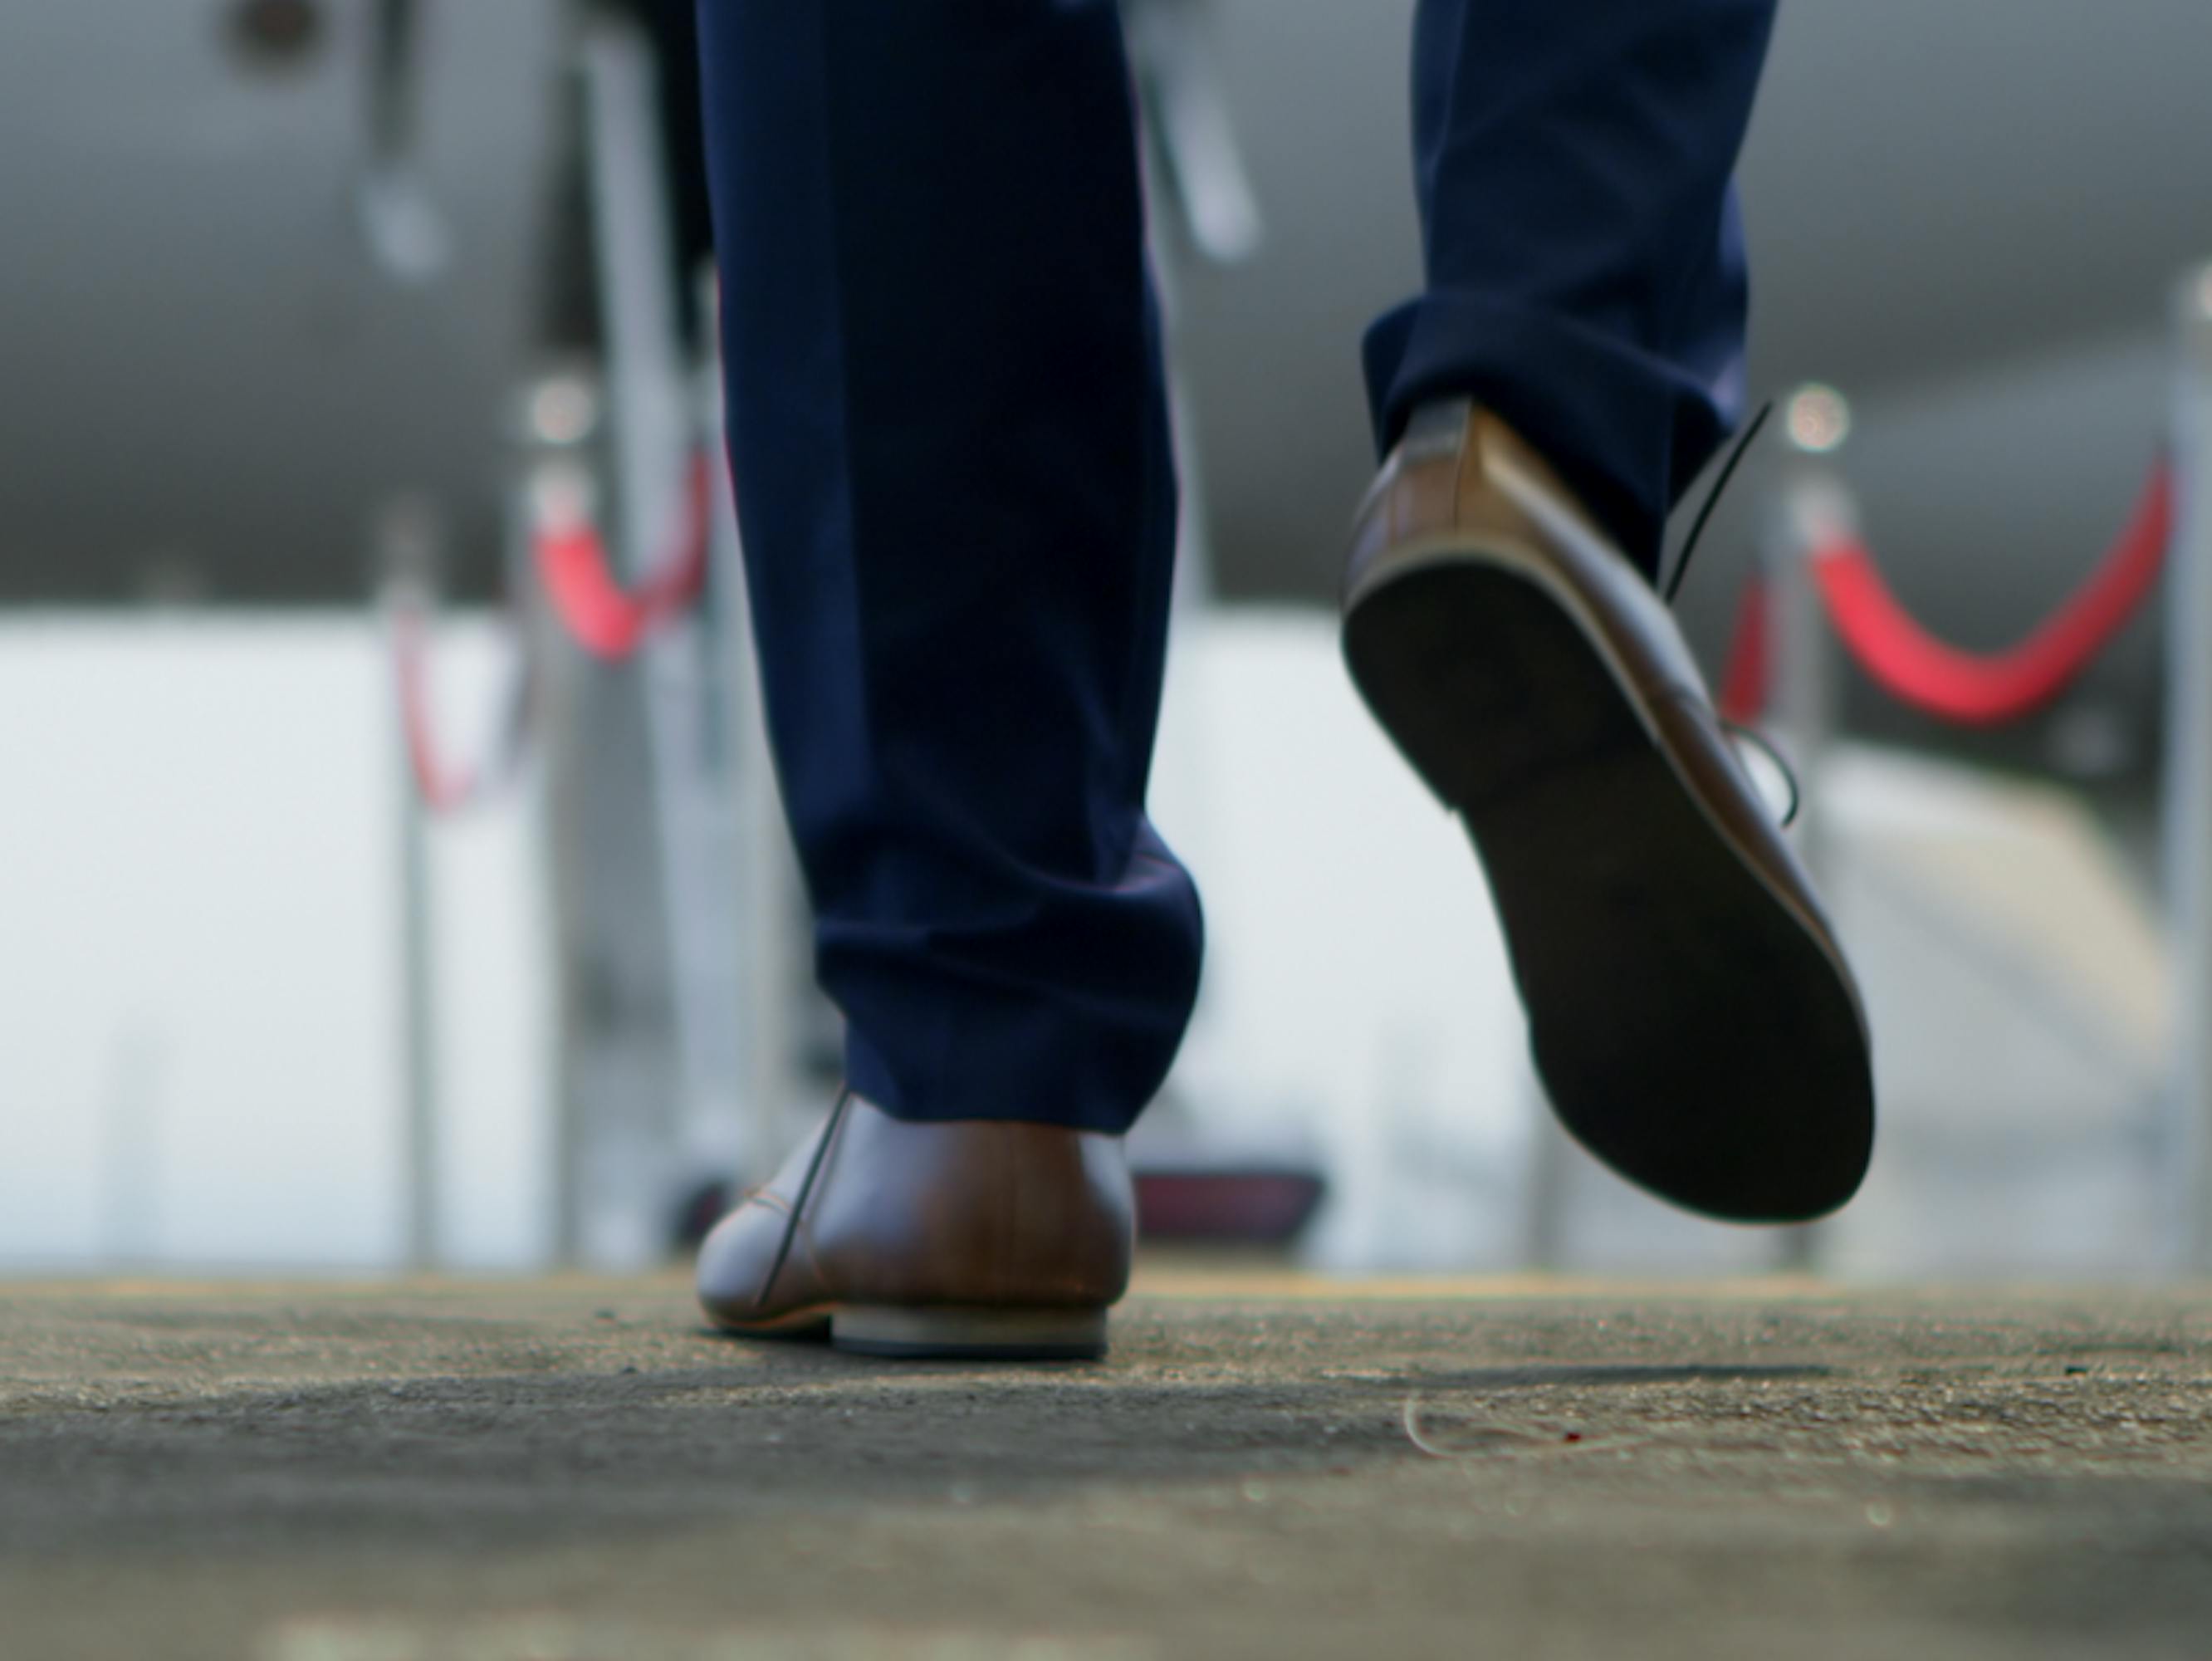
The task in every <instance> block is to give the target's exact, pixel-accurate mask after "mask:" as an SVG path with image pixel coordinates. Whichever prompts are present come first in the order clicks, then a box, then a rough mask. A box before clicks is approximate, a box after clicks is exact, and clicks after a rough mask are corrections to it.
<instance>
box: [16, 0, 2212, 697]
mask: <svg viewBox="0 0 2212 1661" xmlns="http://www.w3.org/2000/svg"><path fill="white" fill-rule="evenodd" d="M376 9H377V8H376V7H375V5H374V3H372V0H331V3H327V4H325V5H322V6H319V7H317V8H313V15H314V17H315V26H314V28H313V34H312V38H310V39H308V40H306V41H305V42H304V44H299V45H293V44H289V43H288V44H285V45H283V46H279V47H277V48H276V49H270V47H268V46H256V45H254V44H252V31H251V29H250V28H249V27H247V26H246V22H245V21H242V20H244V19H246V17H247V16H248V15H249V14H251V13H252V11H253V10H254V8H253V6H252V4H250V3H248V4H244V5H241V4H240V3H236V0H11V3H10V4H9V8H8V13H7V17H6V20H5V21H4V23H0V29H4V32H5V39H6V50H5V51H4V52H0V216H3V217H0V222H4V223H5V224H6V225H7V226H8V227H9V234H8V244H9V256H8V257H7V258H6V259H4V260H0V362H4V364H5V366H6V376H5V386H6V393H5V396H4V398H0V491H4V500H5V502H6V506H7V512H6V514H5V516H4V520H0V597H4V598H6V599H10V600H88V599H92V600H100V599H121V598H126V597H130V596H132V595H134V594H141V593H148V592H149V591H150V592H152V593H156V594H159V595H163V596H167V597H172V598H173V597H176V596H178V595H179V594H180V593H181V594H186V595H189V594H199V595H204V596H205V597H206V598H209V599H221V600H247V601H260V600H265V601H272V602H296V601H331V600H341V599H343V600H349V599H353V598H355V597H356V596H357V595H358V594H359V593H361V591H362V581H363V579H362V556H361V554H360V551H359V544H360V540H361V528H360V527H361V524H362V520H363V519H364V518H365V517H366V515H367V514H368V512H369V510H370V504H372V503H373V502H374V501H375V500H377V499H378V498H379V497H380V496H382V495H384V494H385V493H386V492H387V491H388V490H390V489H391V488H392V487H393V486H394V485H405V486H409V487H412V488H417V489H426V490H431V491H433V492H435V493H436V494H437V495H438V496H441V497H442V498H443V499H444V500H445V502H447V507H448V509H449V511H450V513H451V514H452V515H453V518H454V520H456V522H457V523H458V524H459V526H460V527H461V530H462V532H463V542H464V549H465V552H464V557H463V565H464V568H465V569H470V570H473V571H475V572H476V573H477V574H478V576H479V579H481V576H482V574H483V573H485V572H488V571H489V569H491V562H492V558H493V555H492V548H493V545H494V544H495V538H496V532H495V526H496V521H497V514H496V492H497V490H498V488H499V482H500V479H501V466H500V462H501V454H502V451H501V445H502V442H503V437H504V429H503V413H504V405H503V400H504V399H506V398H507V394H508V391H509V389H510V388H511V387H512V386H513V385H514V384H515V381H516V380H517V378H518V376H519V375H520V373H521V372H522V368H523V365H522V363H521V362H520V357H521V355H522V354H523V352H524V350H525V349H526V341H527V340H528V339H529V338H531V335H532V329H533V319H534V318H535V316H536V311H535V310H534V308H542V307H544V305H545V304H546V289H547V286H548V283H549V282H550V281H551V280H552V279H551V277H550V275H549V271H548V269H547V268H548V266H549V265H550V264H551V263H554V262H555V260H556V253H557V248H556V242H555V240H552V239H551V238H550V233H549V227H550V225H552V224H553V223H554V222H555V220H556V217H557V216H556V215H555V214H554V212H553V211H552V206H551V204H549V202H548V200H547V184H546V181H547V179H548V178H549V177H550V173H551V171H552V161H553V158H554V155H555V152H556V147H557V146H559V145H560V144H561V143H562V142H564V140H563V133H564V129H565V122H564V119H563V112H562V106H561V94H560V92H559V88H558V81H557V77H556V74H555V54H556V51H557V48H558V44H559V43H558V39H557V36H558V32H559V27H560V24H559V20H558V16H557V14H556V8H554V7H553V6H550V5H549V4H546V3H544V0H470V3H467V4H435V3H434V4H431V5H429V6H428V7H425V8H423V9H422V27H423V31H424V33H425V36H426V40H427V42H428V47H429V50H428V52H426V53H425V57H424V65H425V69H424V76H423V82H422V89H421V94H420V98H419V110H418V112H417V120H416V141H415V142H416V146H417V149H418V150H419V157H418V160H419V166H420V169H421V173H422V177H423V179H425V181H426V182H427V186H428V191H429V192H430V194H431V196H432V198H433V199H434V200H435V202H436V203H437V204H438V206H439V208H440V209H441V211H442V213H443V215H444V216H445V218H446V221H447V224H448V225H449V226H450V228H451V232H452V237H453V251H452V259H451V261H450V265H449V266H448V268H447V270H446V271H444V272H443V273H442V274H441V276H440V277H438V279H437V280H436V281H435V283H428V284H426V285H423V286H422V287H420V288H408V287H405V286H402V285H395V284H394V283H391V282H390V281H388V280H386V279H384V278H383V277H380V274H379V273H378V271H376V270H375V269H374V266H373V265H372V263H371V262H370V261H369V260H368V259H366V258H365V257H364V254H363V251H362V239H361V238H360V236H359V235H358V234H356V227H355V226H354V225H353V224H352V223H351V218H352V215H353V209H352V207H351V205H350V200H351V198H350V194H349V192H350V191H351V188H352V186H353V184H354V182H355V180H356V178H357V176H358V174H359V173H360V172H361V170H362V167H363V165H364V155H365V153H366V151H367V149H368V145H369V143H370V131H371V128H372V125H373V123H374V114H373V111H372V108H371V103H372V93H371V88H372V74H371V66H370V60H371V58H372V56H373V46H374V40H373V34H374V22H375V12H376ZM1212 11H1213V13H1214V27H1215V29H1216V31H1217V33H1218V45H1219V61H1220V64H1221V68H1222V72H1223V74H1224V76H1225V81H1226V84H1227V89H1228V93H1229V97H1230V100H1231V106H1232V107H1233V111H1234V114H1235V117H1236V119H1237V123H1238V125H1239V128H1240V131H1241V134H1242V137H1243V142H1244V145H1245V148H1246V149H1247V151H1248V153H1249V157H1250V160H1251V163H1252V167H1253V169H1254V172H1255V178H1256V182H1257V185H1258V187H1259V192H1260V196H1261V205H1262V207H1263V209H1264V211H1265V213H1266V216H1267V240H1266V241H1265V243H1264V245H1263V246H1261V250H1260V251H1259V252H1258V253H1257V255H1256V256H1255V258H1253V259H1251V260H1249V262H1248V263H1246V264H1244V265H1239V266H1237V267H1233V268H1231V269H1226V270H1208V269H1194V270H1191V271H1188V272H1187V273H1186V274H1185V276H1184V278H1183V280H1182V284H1181V288H1182V328H1181V331H1180V336H1181V349H1182V352H1183V354H1184V361H1185V363H1186V365H1187V368H1188V376H1189V379H1190V382H1191V385H1192V387H1193V391H1194V406H1195V420H1196V429H1197V432H1196V436H1197V439H1198V441H1199V445H1200V452H1201V453H1202V454H1203V456H1204V458H1205V461H1206V467H1207V485H1208V490H1209V494H1210V496H1211V501H1212V508H1213V512H1214V516H1215V534H1216V538H1217V543H1218V575H1219V579H1220V581H1221V584H1222V586H1223V587H1224V589H1225V593H1227V594H1229V595H1230V596H1231V597H1236V596H1245V595H1267V596H1299V597H1313V598H1319V597H1322V596H1324V595H1325V594H1326V593H1328V590H1329V588H1330V587H1331V585H1332V584H1333V582H1334V575H1335V562H1336V557H1337V542H1338V538H1339V532H1340V528H1341V526H1343V524H1344V522H1345V520H1346V514H1347V513H1348V509H1349V506H1350V504H1351V503H1352V501H1353V499H1354V498H1355V497H1356V496H1357V495H1358V491H1359V490H1360V488H1361V487H1362V484H1363V482H1364V477H1365V474H1366V472H1367V469H1368V468H1369V466H1370V455H1369V453H1368V447H1367V440H1366V435H1365V429H1364V418H1363V414H1362V410H1361V403H1360V397H1359V388H1358V370H1357V362H1358V359H1357V347H1358V335H1359V332H1360V330H1361V329H1362V327H1363V326H1364V324H1365V322H1366V320H1367V319H1368V318H1369V317H1370V316H1371V315H1372V314H1373V313H1375V312H1376V311H1377V310H1379V309H1380V308H1381V307H1383V306H1385V305H1387V304H1389V303H1390V302H1392V301H1395V299H1397V298H1398V297H1400V296H1401V295H1404V294H1405V293H1406V292H1407V290H1408V289H1410V288H1411V287H1412V286H1413V283H1415V281H1416V278H1417V271H1418V260H1417V252H1416V240H1415V231H1414V226H1413V214H1412V208H1411V192H1410V188H1409V185H1408V180H1407V155H1406V150H1407V141H1406V126H1407V116H1406V86H1407V70H1406V58H1407V35H1408V20H1409V15H1410V11H1411V7H1410V4H1409V3H1407V0H1220V3H1218V5H1216V6H1214V7H1213V8H1212ZM2208 61H2212V10H2208V9H2206V8H2205V7H2203V6H2202V5H2200V4H2196V3H2192V0H2133V3H2130V5H2128V6H2127V7H2125V8H2123V9H2115V8H2109V7H2087V6H2082V5H2080V4H2077V3H2073V0H1947V3H1946V4H1943V5H1942V6H1933V7H1931V6H1924V5H1917V4H1911V3H1908V0H1849V3H1845V0H1796V3H1791V4H1787V5H1785V6H1784V9H1783V13H1782V21H1781V25H1780V30H1779V33H1778V40H1777V43H1776V47H1775V51H1774V56H1773V61H1772V67H1771V74H1770V76H1769V77H1768V81H1767V83H1766V87H1765V92H1764V94H1763V95H1762V98H1761V101H1760V104H1759V112H1758V115H1757V119H1756V120H1755V123H1754V125H1753V134H1752V138H1751V143H1750V146H1749V149H1748V153H1747V156H1746V160H1745V164H1744V185H1745V190H1746V194H1747V201H1748V206H1749V211H1750V224H1751V228H1752V238H1753V246H1754V251H1755V265H1754V273H1755V276H1754V282H1755V297H1754V313H1755V325H1754V341H1755V364H1754V380H1755V385H1756V386H1758V387H1759V388H1760V389H1762V390H1764V391H1768V392H1771V391H1773V390H1776V389H1780V388H1784V387H1786V386H1789V385H1790V383H1792V382H1795V381H1796V380H1801V379H1805V378H1818V379H1821V380H1828V381H1832V382H1833V383H1835V384H1836V385H1838V386H1841V387H1843V388H1844V389H1845V390H1846V391H1847V392H1849V393H1850V396H1851V397H1852V398H1853V399H1854V401H1855V403H1856V405H1857V409H1858V412H1859V415H1860V417H1861V420H1860V425H1859V429H1858V441H1857V443H1856V444H1855V446H1854V447H1853V453H1852V456H1851V462H1850V465H1851V472H1852V475H1853V478H1854V479H1855V481H1856V482H1857V484H1859V486H1860V487H1861V489H1862V490H1863V492H1864V495H1865V498H1866V502H1867V507H1868V514H1869V522H1870V525H1871V527H1872V529H1873V532H1874V534H1875V540H1876V543H1877V545H1878V547H1879V551H1880V552H1881V557H1883V559H1884V561H1885V562H1886V563H1887V566H1888V567H1889V569H1891V570H1892V572H1893V576H1894V581H1895V583H1896V585H1897V587H1899V590H1900V592H1901V593H1903V594H1904V596H1905V598H1906V599H1907V600H1908V601H1909V602H1911V604H1912V605H1914V606H1915V607H1916V608H1917V609H1919V610H1920V611H1922V612H1923V614H1924V615H1925V616H1926V617H1927V618H1929V620H1930V621H1931V622H1932V623H1934V624H1936V626H1938V627H1939V628H1941V629H1942V630H1945V631H1946V632H1948V633H1949V634H1951V635H1952V636H1954V637H1955V638H1957V639H1959V640H1960V641H1961V642H1964V643H1966V644H1969V645H1993V644H1996V643H1999V642H2003V641H2006V640H2008V639H2009V638H2011V637H2012V636H2015V635H2016V634H2017V633H2018V632H2020V631H2021V630H2022V629H2024V628H2025V627H2027V625H2029V624H2032V623H2033V621H2034V620H2036V619H2037V618H2039V617H2040V616H2041V615H2042V614H2043V613H2044V612H2045V611H2046V610H2047V609H2048V608H2049V605H2051V602H2052V601H2053V600H2055V599H2056V598H2057V596H2058V595H2059V594H2060V593H2062V592H2063V590H2064V589H2065V588H2066V587H2068V585H2069V582H2070V581H2072V580H2073V579H2074V578H2075V577H2076V576H2077V575H2079V574H2080V573H2081V571H2083V570H2084V569H2086V568H2087V564H2088V563H2089V562H2090V561H2091V560H2092V558H2093V556H2094V554H2095V552H2096V551H2098V550H2099V549H2100V548H2101V547H2102V546H2103V545H2104V543H2105V541H2106V539H2107V538H2108V537H2109V536H2110V534H2111V533H2112V530H2113V529H2114V528H2115V526H2116V525H2117V523H2118V520H2119V519H2120V517H2121V516H2122V514H2123V513H2124V509H2125V508H2126V506H2127V504H2128V503H2129V502H2130V499H2131V497H2132V496H2133V494H2134V492H2135V490H2136V487H2137V485H2138V484H2139V482H2140V479H2141V478H2142V472H2143V471H2144V468H2145V466H2146V465H2147V463H2148V459H2149V457H2150V456H2151V454H2152V453H2153V452H2154V448H2155V447H2156V445H2157V442H2158V436H2159V434H2160V430H2161V426H2162V423H2163V419H2164V412H2165V405H2166V385H2165V382H2166V367H2165V360H2164V356H2163V345H2164V338H2165V315H2166V294H2167V290H2168V289H2169V286H2170V284H2171V282H2172V278H2173V277H2174V275H2175V273H2176V272H2177V271H2179V270H2180V269H2181V268H2182V267H2183V266H2185V265H2187V264H2188V263H2190V262H2191V261H2192V260H2194V259H2197V258H2199V257H2201V256H2203V255H2204V254H2205V253H2207V252H2212V192H2208V189H2207V187H2206V186H2205V184H2204V183H2203V175H2202V170H2201V168H2200V167H2199V166H2198V165H2197V163H2198V161H2200V160H2201V158H2202V157H2203V155H2204V153H2205V150H2206V146H2207V141H2208V137H2212V133H2208V129H2212V113H2208V112H2207V109H2206V106H2205V105H2204V101H2203V81H2202V69H2203V64H2205V63H2207V62H2208ZM303 370H311V371H312V372H306V373H303ZM1755 498H1756V490H1755V489H1746V490H1742V491H1741V492H1740V494H1739V496H1738V497H1737V499H1736V500H1735V502H1733V503H1732V504H1731V505H1730V508H1729V509H1726V510H1724V513H1723V519H1722V520H1721V521H1720V524H1719V527H1718V530H1717V541H1716V542H1715V543H1714V545H1713V546H1712V551H1711V552H1710V553H1709V554H1708V555H1707V556H1706V558H1707V559H1709V560H1710V562H1711V566H1712V567H1713V569H1710V570H1706V571H1704V572H1702V573H1701V574H1700V576H1699V580H1698V581H1695V582H1693V583H1692V585H1691V587H1690V590H1689V595H1688V599H1687V600H1686V605H1687V608H1688V615H1689V616H1690V618H1691V619H1692V626H1693V629H1694V630H1695V632H1696V633H1697V634H1698V635H1699V637H1700V640H1701V642H1703V643H1704V644H1705V645H1706V646H1707V647H1708V648H1709V649H1711V648H1714V647H1715V646H1716V644H1717V641H1716V636H1717V632H1718V630H1719V629H1720V628H1721V627H1722V624H1723V618H1725V616H1726V615H1727V612H1728V610H1729V604H1730V597H1731V594H1732V592H1733V587H1734V576H1735V571H1734V569H1731V568H1733V567H1737V566H1740V564H1741V562H1743V561H1744V560H1746V559H1747V558H1748V557H1749V537H1750V533H1751V531H1752V529H1753V526H1754V524H1755V520H1756V514H1755ZM2153 638H2154V634H2153V631H2151V630H2149V629H2148V628H2139V629H2138V630H2136V631H2135V634H2134V636H2132V637H2131V639H2130V642H2128V649H2126V650H2124V651H2123V652H2121V653H2120V654H2117V656H2116V658H2115V660H2113V661H2112V662H2111V663H2110V664H2108V665H2107V666H2105V667H2104V668H2102V669H2100V671H2099V672H2098V674H2097V676H2096V677H2095V678H2093V681H2092V683H2091V687H2092V691H2093V692H2098V691H2103V692H2118V693H2119V694H2122V695H2124V696H2125V697H2127V699H2128V701H2129V702H2130V703H2132V704H2134V705H2135V707H2136V709H2139V710H2141V712H2142V714H2143V715H2145V716H2148V709H2147V707H2146V706H2145V705H2144V704H2143V703H2142V693H2143V691H2145V678H2146V677H2147V676H2148V674H2149V673H2150V672H2151V665H2150V662H2149V658H2150V655H2151V654H2149V653H2148V651H2147V650H2146V649H2145V648H2146V646H2147V644H2148V642H2150V641H2151V640H2152V639H2153ZM1861 712H1862V714H1863V715H1875V714H1877V713H1878V712H1876V711H1875V710H1874V709H1872V708H1871V707H1870V706H1865V705H1862V706H1861Z"/></svg>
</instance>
